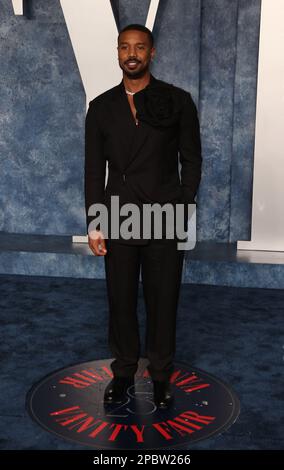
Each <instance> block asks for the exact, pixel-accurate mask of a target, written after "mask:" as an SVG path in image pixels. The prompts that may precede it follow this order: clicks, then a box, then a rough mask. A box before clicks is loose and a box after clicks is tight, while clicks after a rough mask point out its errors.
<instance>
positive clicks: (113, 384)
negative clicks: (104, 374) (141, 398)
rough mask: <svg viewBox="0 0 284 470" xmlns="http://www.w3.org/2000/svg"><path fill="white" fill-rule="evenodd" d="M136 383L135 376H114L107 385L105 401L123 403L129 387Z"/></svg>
mask: <svg viewBox="0 0 284 470" xmlns="http://www.w3.org/2000/svg"><path fill="white" fill-rule="evenodd" d="M131 385H134V377H132V376H131V377H114V378H113V379H112V380H111V381H110V383H109V384H108V385H107V387H106V389H105V393H104V402H105V403H122V402H123V401H124V400H125V397H126V392H127V389H128V387H131Z"/></svg>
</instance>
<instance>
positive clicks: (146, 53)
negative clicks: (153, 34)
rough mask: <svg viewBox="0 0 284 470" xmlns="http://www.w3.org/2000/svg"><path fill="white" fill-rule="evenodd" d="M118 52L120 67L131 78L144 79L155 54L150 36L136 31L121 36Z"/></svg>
mask: <svg viewBox="0 0 284 470" xmlns="http://www.w3.org/2000/svg"><path fill="white" fill-rule="evenodd" d="M117 50H118V61H119V66H120V68H121V69H122V70H123V71H124V73H125V74H126V75H127V76H128V77H129V78H140V77H142V76H143V75H144V74H145V72H146V71H147V70H148V68H149V64H150V61H151V58H152V57H153V56H154V53H155V48H154V47H152V48H151V43H150V38H149V36H148V34H147V33H144V32H143V31H136V30H128V31H124V32H123V33H121V34H120V37H119V41H118V46H117Z"/></svg>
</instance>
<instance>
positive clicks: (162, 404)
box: [153, 380, 173, 409]
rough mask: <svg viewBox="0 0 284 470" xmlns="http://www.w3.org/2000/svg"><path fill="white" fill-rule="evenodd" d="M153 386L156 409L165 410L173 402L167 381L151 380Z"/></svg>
mask: <svg viewBox="0 0 284 470" xmlns="http://www.w3.org/2000/svg"><path fill="white" fill-rule="evenodd" d="M153 386H154V402H155V405H156V406H157V408H160V409H166V408H168V407H169V406H170V405H171V403H172V401H173V392H172V391H171V384H170V381H169V380H165V381H158V380H153Z"/></svg>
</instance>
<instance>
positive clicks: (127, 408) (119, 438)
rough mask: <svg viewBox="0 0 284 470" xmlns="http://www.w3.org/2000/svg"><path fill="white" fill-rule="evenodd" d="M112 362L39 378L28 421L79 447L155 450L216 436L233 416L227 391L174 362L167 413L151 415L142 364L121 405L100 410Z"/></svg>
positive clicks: (236, 408) (233, 401) (235, 404)
mask: <svg viewBox="0 0 284 470" xmlns="http://www.w3.org/2000/svg"><path fill="white" fill-rule="evenodd" d="M112 361H113V359H105V360H100V361H90V362H85V363H81V364H76V365H72V366H70V367H66V368H64V369H60V370H58V371H55V372H54V373H52V374H49V375H48V376H46V377H44V378H43V379H42V380H41V381H39V382H38V383H37V384H35V385H34V386H33V387H32V388H31V390H30V391H29V392H28V394H27V401H26V407H27V410H28V412H29V414H30V416H31V417H32V418H33V419H34V420H35V421H36V422H37V423H38V424H39V425H40V426H42V427H43V428H44V429H46V430H47V431H49V432H52V433H55V434H57V436H60V437H62V438H64V439H68V440H71V441H76V442H77V443H79V444H83V445H85V446H86V445H87V446H91V447H94V448H98V449H104V448H106V449H121V450H123V449H133V450H139V449H142V450H143V449H149V450H150V449H156V450H157V449H168V448H169V449H170V448H180V449H182V448H183V446H186V447H187V446H188V445H189V444H191V443H192V442H196V441H200V440H202V439H207V438H209V437H210V436H212V435H216V434H220V433H222V432H223V431H224V430H226V429H228V427H229V426H231V425H232V424H233V423H234V422H235V420H236V419H237V417H238V415H239V412H240V404H239V400H238V398H237V396H236V394H235V393H234V392H233V390H232V389H231V387H229V386H228V385H227V384H225V383H224V382H223V381H221V380H219V379H218V378H216V377H213V376H212V375H210V374H208V373H207V372H204V371H202V370H200V369H197V368H196V367H191V366H190V365H188V364H185V363H180V362H178V363H175V369H174V372H173V373H172V375H171V379H170V382H171V389H172V391H173V397H174V399H173V402H172V404H171V405H170V407H169V408H168V409H165V410H161V409H157V407H156V405H155V403H154V400H153V385H152V380H151V377H150V376H149V372H148V370H147V365H148V360H147V359H140V361H139V367H138V370H137V373H136V376H135V384H134V385H133V386H130V387H129V388H128V390H127V394H126V396H125V401H124V402H123V403H120V404H116V405H115V404H105V403H104V390H105V388H106V386H107V385H108V383H109V382H110V381H111V379H112V377H113V375H112V370H111V368H110V364H111V362H112Z"/></svg>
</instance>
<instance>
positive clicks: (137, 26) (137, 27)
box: [117, 23, 154, 47]
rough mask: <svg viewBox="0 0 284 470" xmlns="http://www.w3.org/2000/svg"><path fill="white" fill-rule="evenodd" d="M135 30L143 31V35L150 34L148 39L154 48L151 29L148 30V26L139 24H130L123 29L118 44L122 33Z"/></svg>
mask: <svg viewBox="0 0 284 470" xmlns="http://www.w3.org/2000/svg"><path fill="white" fill-rule="evenodd" d="M133 29H134V30H138V31H143V33H146V34H148V37H149V39H150V45H151V47H153V45H154V36H153V34H152V31H150V29H148V28H146V26H144V25H143V24H138V23H132V24H128V25H127V26H125V27H124V28H122V29H121V30H120V31H119V34H118V38H117V42H118V40H119V36H120V35H121V33H124V31H128V30H133Z"/></svg>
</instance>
